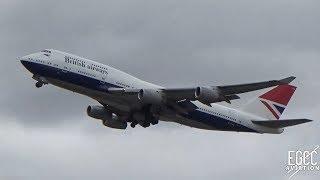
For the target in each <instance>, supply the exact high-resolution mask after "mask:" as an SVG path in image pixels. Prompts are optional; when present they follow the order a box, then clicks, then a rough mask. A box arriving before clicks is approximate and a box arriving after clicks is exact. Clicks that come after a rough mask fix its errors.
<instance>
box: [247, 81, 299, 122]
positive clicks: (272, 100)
mask: <svg viewBox="0 0 320 180" xmlns="http://www.w3.org/2000/svg"><path fill="white" fill-rule="evenodd" d="M295 90H296V87H295V86H292V85H289V84H284V85H279V86H277V87H275V88H274V89H272V90H270V91H268V92H267V93H265V94H263V95H261V96H259V97H258V98H256V99H254V100H253V101H252V102H251V103H249V104H248V105H246V106H245V107H244V108H243V111H245V112H248V113H251V114H254V115H256V116H259V117H262V118H264V119H270V120H278V119H279V118H280V117H281V115H282V113H283V112H284V110H285V108H286V107H287V105H288V103H289V101H290V99H291V97H292V96H293V94H294V92H295Z"/></svg>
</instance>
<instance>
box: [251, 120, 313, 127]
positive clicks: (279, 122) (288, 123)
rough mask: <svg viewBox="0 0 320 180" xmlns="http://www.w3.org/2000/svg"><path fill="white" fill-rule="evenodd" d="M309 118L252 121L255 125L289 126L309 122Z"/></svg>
mask: <svg viewBox="0 0 320 180" xmlns="http://www.w3.org/2000/svg"><path fill="white" fill-rule="evenodd" d="M311 121H312V120H310V119H284V120H267V121H255V120H253V121H252V122H253V123H254V124H257V125H261V126H265V127H269V128H284V127H289V126H295V125H298V124H303V123H307V122H311Z"/></svg>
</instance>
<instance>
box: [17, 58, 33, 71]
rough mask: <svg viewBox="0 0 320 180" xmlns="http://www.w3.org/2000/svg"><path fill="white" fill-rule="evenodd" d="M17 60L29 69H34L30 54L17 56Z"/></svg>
mask: <svg viewBox="0 0 320 180" xmlns="http://www.w3.org/2000/svg"><path fill="white" fill-rule="evenodd" d="M17 60H18V61H20V62H21V64H22V65H23V66H24V67H25V68H26V69H28V70H29V71H32V67H31V64H32V63H31V62H30V55H27V56H22V57H17Z"/></svg>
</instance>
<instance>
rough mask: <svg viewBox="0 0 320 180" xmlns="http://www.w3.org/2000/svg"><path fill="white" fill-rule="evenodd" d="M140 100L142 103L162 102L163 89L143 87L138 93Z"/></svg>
mask: <svg viewBox="0 0 320 180" xmlns="http://www.w3.org/2000/svg"><path fill="white" fill-rule="evenodd" d="M138 100H139V101H140V102H141V103H142V104H158V105H160V104H162V102H163V96H162V94H161V91H159V90H155V89H141V90H140V91H139V93H138Z"/></svg>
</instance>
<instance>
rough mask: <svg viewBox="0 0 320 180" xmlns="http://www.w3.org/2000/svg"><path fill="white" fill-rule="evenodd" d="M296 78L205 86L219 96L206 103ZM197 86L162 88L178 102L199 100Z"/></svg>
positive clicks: (130, 92) (125, 91)
mask: <svg viewBox="0 0 320 180" xmlns="http://www.w3.org/2000/svg"><path fill="white" fill-rule="evenodd" d="M294 79H295V77H293V76H291V77H288V78H285V79H281V80H271V81H264V82H257V83H248V84H238V85H227V86H208V87H204V88H206V89H207V90H209V91H211V90H212V91H214V92H215V93H218V94H219V96H221V97H219V98H217V99H215V100H211V101H210V102H205V103H206V104H210V103H216V102H222V101H226V102H229V103H230V101H231V100H234V99H239V98H240V97H239V96H238V95H237V94H242V93H246V92H251V91H256V90H260V89H265V88H269V87H273V86H278V85H283V84H289V83H290V82H292V81H293V80H294ZM197 88H200V87H192V88H164V89H160V90H161V92H162V93H163V95H164V97H165V98H166V99H167V100H169V101H170V102H177V101H182V100H190V101H194V100H198V99H197V98H196V97H195V92H196V90H197ZM139 91H140V89H125V88H109V89H108V90H107V92H108V93H110V94H121V95H135V94H138V93H139Z"/></svg>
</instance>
